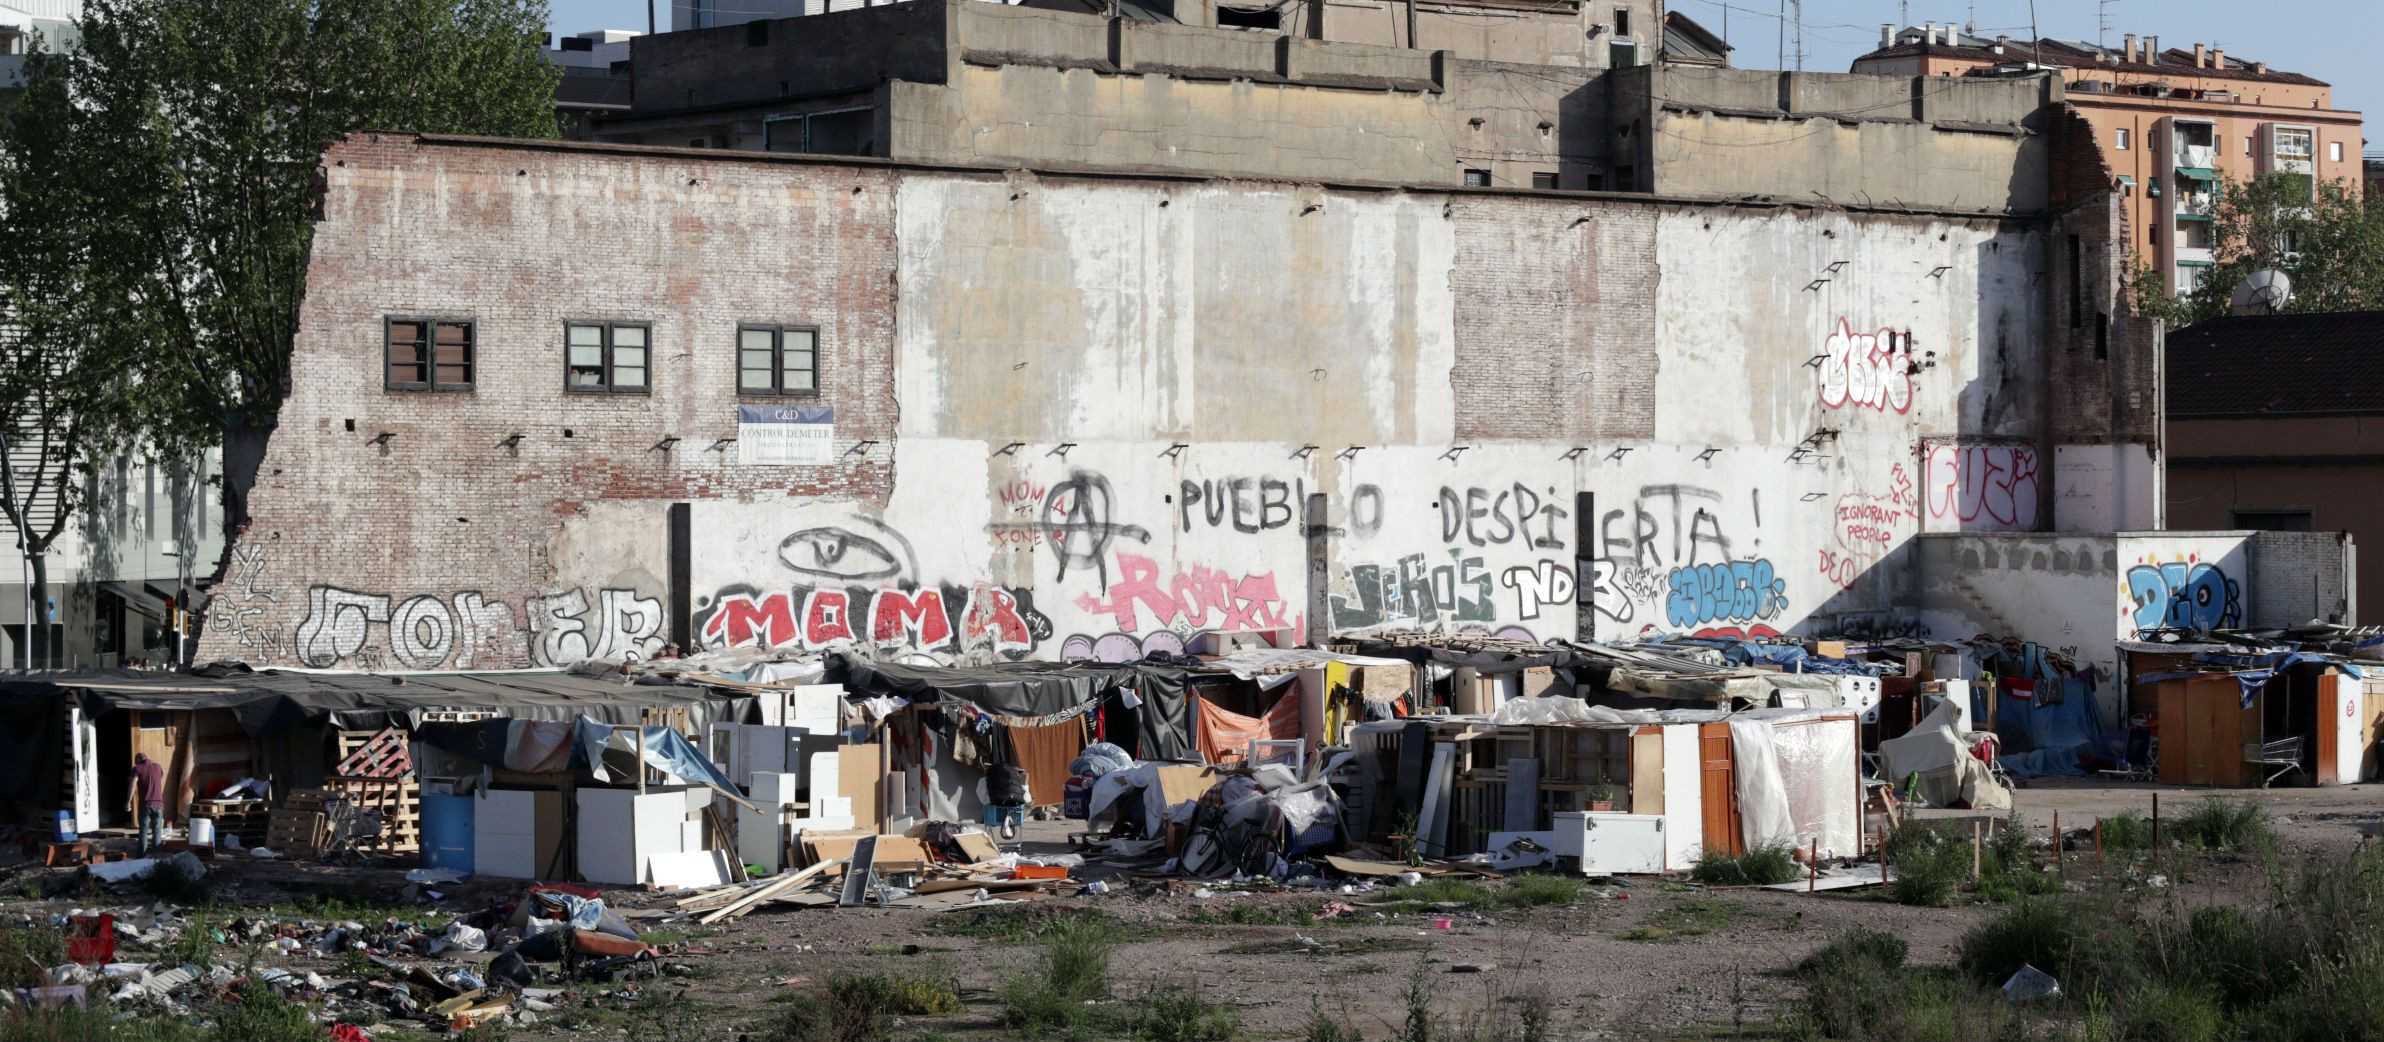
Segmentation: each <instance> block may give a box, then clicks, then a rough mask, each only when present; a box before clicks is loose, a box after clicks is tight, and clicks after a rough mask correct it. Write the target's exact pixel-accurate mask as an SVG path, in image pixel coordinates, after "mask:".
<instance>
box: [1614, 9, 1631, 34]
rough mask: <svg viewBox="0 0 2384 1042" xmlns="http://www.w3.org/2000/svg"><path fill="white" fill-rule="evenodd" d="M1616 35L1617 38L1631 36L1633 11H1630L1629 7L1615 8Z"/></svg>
mask: <svg viewBox="0 0 2384 1042" xmlns="http://www.w3.org/2000/svg"><path fill="white" fill-rule="evenodd" d="M1614 35H1616V36H1629V35H1631V9H1630V8H1628V7H1617V8H1615V9H1614Z"/></svg>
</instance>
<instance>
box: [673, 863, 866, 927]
mask: <svg viewBox="0 0 2384 1042" xmlns="http://www.w3.org/2000/svg"><path fill="white" fill-rule="evenodd" d="M843 863H844V862H842V861H823V862H821V863H819V864H816V865H813V866H811V867H810V868H806V869H803V870H802V871H799V872H796V873H794V874H793V875H787V876H781V877H779V878H778V879H777V880H775V881H773V882H769V883H764V884H762V885H760V886H757V887H754V888H753V891H752V892H751V893H748V894H746V895H745V896H743V897H740V898H738V899H736V900H735V901H731V902H729V903H728V904H727V905H724V906H722V907H720V908H718V909H715V910H713V911H711V912H709V913H707V914H705V915H704V916H703V917H701V918H699V919H697V920H696V922H699V923H703V924H706V925H710V924H712V923H716V922H719V921H721V920H722V919H727V918H729V917H731V916H737V915H743V914H745V911H746V910H747V909H749V908H752V907H753V906H754V905H757V904H760V903H762V902H763V901H767V900H769V899H770V898H773V897H776V896H778V895H779V894H783V893H786V892H787V891H789V890H793V889H795V888H796V887H799V886H802V885H803V884H805V883H808V882H810V881H811V880H813V879H816V878H819V877H820V876H821V875H824V874H826V872H827V871H828V869H829V868H830V867H832V866H835V865H841V864H843Z"/></svg>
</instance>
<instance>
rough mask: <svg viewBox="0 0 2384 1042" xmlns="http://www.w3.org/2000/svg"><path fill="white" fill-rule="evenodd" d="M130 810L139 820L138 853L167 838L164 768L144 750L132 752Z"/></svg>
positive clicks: (153, 847) (148, 849) (147, 854)
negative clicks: (139, 839) (139, 842)
mask: <svg viewBox="0 0 2384 1042" xmlns="http://www.w3.org/2000/svg"><path fill="white" fill-rule="evenodd" d="M132 810H133V812H134V813H135V814H137V815H139V817H140V821H141V826H140V827H141V856H142V857H148V856H149V852H150V851H152V850H155V849H157V847H158V846H159V845H160V844H163V843H164V842H165V839H166V770H165V768H163V767H160V766H158V765H157V763H156V762H155V761H153V760H151V759H149V755H148V754H147V753H134V754H132Z"/></svg>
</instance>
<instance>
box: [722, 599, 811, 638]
mask: <svg viewBox="0 0 2384 1042" xmlns="http://www.w3.org/2000/svg"><path fill="white" fill-rule="evenodd" d="M794 639H795V613H794V605H792V604H790V603H788V598H787V595H785V594H783V593H773V594H769V595H767V596H765V597H763V598H762V599H760V600H758V601H757V600H755V599H754V598H753V596H752V595H751V594H744V593H736V594H730V595H728V596H726V597H724V598H723V599H722V600H721V602H720V607H719V608H718V609H717V610H715V611H713V612H712V617H711V618H710V619H709V620H707V621H706V622H705V623H704V642H705V643H707V644H710V645H712V646H714V647H729V648H733V647H738V646H740V645H745V644H755V643H758V644H761V645H762V646H764V647H777V646H779V645H781V644H788V643H792V642H793V641H794Z"/></svg>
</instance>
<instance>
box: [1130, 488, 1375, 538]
mask: <svg viewBox="0 0 2384 1042" xmlns="http://www.w3.org/2000/svg"><path fill="white" fill-rule="evenodd" d="M1377 494H1378V497H1379V490H1377ZM1307 499H1308V481H1307V479H1305V478H1293V479H1291V480H1289V481H1285V480H1283V479H1282V478H1268V477H1256V478H1253V477H1231V478H1214V479H1210V480H1206V481H1193V480H1191V479H1189V478H1187V479H1185V480H1184V481H1183V482H1181V484H1180V485H1179V487H1178V488H1177V489H1176V513H1177V514H1178V516H1179V517H1180V518H1181V519H1182V524H1183V530H1184V531H1186V532H1190V531H1193V530H1194V528H1195V526H1196V525H1197V526H1202V527H1207V528H1225V527H1231V528H1232V529H1233V530H1234V531H1236V532H1240V533H1242V534H1244V535H1256V534H1258V533H1260V532H1272V531H1275V530H1277V529H1281V528H1289V527H1291V524H1292V522H1294V521H1297V520H1299V516H1300V509H1301V504H1303V503H1305V502H1307ZM1375 502H1376V513H1375V518H1376V523H1377V524H1379V523H1380V518H1381V512H1380V503H1381V500H1380V499H1379V498H1377V499H1376V501H1375Z"/></svg>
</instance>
